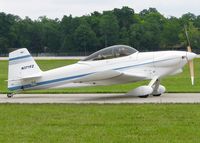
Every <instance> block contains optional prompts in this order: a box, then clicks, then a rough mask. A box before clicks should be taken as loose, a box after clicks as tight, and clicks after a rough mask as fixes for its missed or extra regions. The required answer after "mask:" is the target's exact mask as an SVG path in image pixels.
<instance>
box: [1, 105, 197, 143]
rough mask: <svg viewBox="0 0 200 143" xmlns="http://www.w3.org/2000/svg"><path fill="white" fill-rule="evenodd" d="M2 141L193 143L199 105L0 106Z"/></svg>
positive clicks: (46, 142)
mask: <svg viewBox="0 0 200 143" xmlns="http://www.w3.org/2000/svg"><path fill="white" fill-rule="evenodd" d="M0 113H1V116H0V131H1V132H0V142H3V143H7V142H15V143H21V142H37V143H40V142H41V143H49V142H67V143H80V142H87V143H102V142H103V143H129V142H134V143H145V142H148V143H176V142H177V143H180V142H184V143H195V142H199V141H200V136H199V133H200V128H199V126H200V120H199V118H200V106H199V105H198V104H190V105H188V104H121V105H108V104H107V105H93V104H90V105H89V104H84V105H81V104H79V105H70V104H35V105H31V104H29V105H28V104H23V105H22V104H1V105H0Z"/></svg>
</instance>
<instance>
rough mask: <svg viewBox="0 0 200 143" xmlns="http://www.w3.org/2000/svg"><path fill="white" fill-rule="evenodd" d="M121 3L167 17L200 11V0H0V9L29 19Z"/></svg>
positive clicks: (79, 11) (61, 15) (118, 6)
mask: <svg viewBox="0 0 200 143" xmlns="http://www.w3.org/2000/svg"><path fill="white" fill-rule="evenodd" d="M123 6H128V7H130V8H133V9H134V10H135V12H136V13H139V12H140V11H142V10H143V9H148V8H149V7H154V8H156V9H157V10H158V11H159V12H160V13H161V14H163V15H164V16H166V17H170V16H176V17H180V16H181V15H182V14H185V13H188V12H191V13H194V14H195V15H200V0H112V1H111V0H0V12H5V13H11V14H14V15H18V16H20V17H21V18H24V17H25V16H28V17H30V18H31V19H37V18H38V17H40V16H47V17H48V18H52V19H55V18H59V19H61V18H62V17H63V15H70V14H71V15H72V16H73V17H75V16H82V15H88V14H90V13H92V12H94V11H99V12H102V11H105V10H112V9H114V8H122V7H123Z"/></svg>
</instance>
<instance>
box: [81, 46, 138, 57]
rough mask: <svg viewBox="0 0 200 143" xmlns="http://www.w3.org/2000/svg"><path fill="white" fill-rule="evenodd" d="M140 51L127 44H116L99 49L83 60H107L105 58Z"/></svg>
mask: <svg viewBox="0 0 200 143" xmlns="http://www.w3.org/2000/svg"><path fill="white" fill-rule="evenodd" d="M136 52H138V51H137V50H136V49H134V48H132V47H130V46H126V45H114V46H110V47H107V48H104V49H102V50H99V51H97V52H95V53H93V54H91V55H89V56H88V57H86V58H85V59H83V60H82V61H97V60H105V59H113V58H119V57H124V56H129V55H131V54H133V53H136Z"/></svg>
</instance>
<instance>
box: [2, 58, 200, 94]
mask: <svg viewBox="0 0 200 143" xmlns="http://www.w3.org/2000/svg"><path fill="white" fill-rule="evenodd" d="M75 62H77V61H76V60H38V61H37V63H38V65H39V66H40V67H41V69H42V70H44V71H45V70H49V69H52V68H56V67H61V66H64V65H68V64H72V63H75ZM194 62H195V85H194V86H192V85H191V81H190V75H189V70H188V66H186V67H185V68H184V72H183V73H181V74H179V75H176V76H170V77H167V78H165V79H163V80H162V81H161V84H162V85H164V86H165V87H166V89H167V92H200V74H199V72H198V71H199V69H200V65H199V63H200V59H195V60H194ZM7 65H8V61H0V92H1V93H7V92H8V90H7V82H6V81H5V80H7ZM148 82H149V81H142V82H137V83H130V84H122V85H112V86H96V87H81V88H65V89H48V90H36V91H27V92H28V93H94V92H95V93H123V92H127V91H129V90H131V89H133V88H135V87H137V86H139V85H144V84H147V83H148Z"/></svg>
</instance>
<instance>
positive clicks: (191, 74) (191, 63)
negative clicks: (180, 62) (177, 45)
mask: <svg viewBox="0 0 200 143" xmlns="http://www.w3.org/2000/svg"><path fill="white" fill-rule="evenodd" d="M188 64H189V69H190V77H191V83H192V85H194V63H193V60H191V61H189V62H188Z"/></svg>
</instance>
